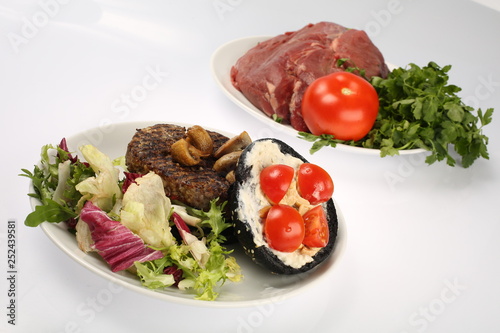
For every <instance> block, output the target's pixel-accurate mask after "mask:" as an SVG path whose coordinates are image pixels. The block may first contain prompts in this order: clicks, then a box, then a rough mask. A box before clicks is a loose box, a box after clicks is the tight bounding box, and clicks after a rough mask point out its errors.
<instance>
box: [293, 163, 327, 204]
mask: <svg viewBox="0 0 500 333" xmlns="http://www.w3.org/2000/svg"><path fill="white" fill-rule="evenodd" d="M297 189H298V191H299V194H300V195H301V196H302V197H303V198H304V199H306V200H308V201H309V202H310V203H311V204H312V205H317V204H319V203H322V202H325V201H327V200H328V199H330V198H331V197H332V194H333V180H332V177H330V175H329V174H328V172H326V170H325V169H323V168H322V167H320V166H319V165H316V164H312V163H303V164H301V165H300V167H299V171H298V175H297Z"/></svg>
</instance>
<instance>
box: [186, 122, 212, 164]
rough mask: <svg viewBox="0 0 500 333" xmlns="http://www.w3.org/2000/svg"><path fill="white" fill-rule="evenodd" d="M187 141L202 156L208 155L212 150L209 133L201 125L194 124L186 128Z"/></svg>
mask: <svg viewBox="0 0 500 333" xmlns="http://www.w3.org/2000/svg"><path fill="white" fill-rule="evenodd" d="M187 141H188V142H189V143H190V144H192V145H193V146H194V147H196V148H197V149H198V150H199V151H200V154H201V156H203V157H207V156H210V154H212V152H213V150H214V142H213V140H212V138H211V137H210V134H208V132H207V131H206V130H205V129H204V128H203V127H201V126H198V125H195V126H192V127H190V128H189V129H188V130H187Z"/></svg>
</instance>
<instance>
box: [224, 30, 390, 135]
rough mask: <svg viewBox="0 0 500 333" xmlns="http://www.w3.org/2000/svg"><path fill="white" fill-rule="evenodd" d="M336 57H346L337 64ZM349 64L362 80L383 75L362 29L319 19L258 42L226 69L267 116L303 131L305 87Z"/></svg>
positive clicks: (379, 57)
mask: <svg viewBox="0 0 500 333" xmlns="http://www.w3.org/2000/svg"><path fill="white" fill-rule="evenodd" d="M339 59H347V61H346V62H344V63H343V64H342V65H340V64H339V61H338V60H339ZM349 67H350V68H359V69H362V70H364V71H365V77H366V78H367V79H369V78H371V77H372V76H381V77H386V76H387V74H388V68H387V65H386V64H385V61H384V57H383V56H382V53H381V52H380V51H379V49H378V48H377V47H376V46H375V45H374V44H373V43H372V42H371V40H370V38H369V37H368V35H367V34H366V33H365V32H364V31H362V30H355V29H347V28H345V27H343V26H341V25H338V24H335V23H330V22H320V23H317V24H309V25H307V26H305V27H304V28H302V29H300V30H298V31H295V32H287V33H285V34H282V35H279V36H276V37H274V38H271V39H269V40H267V41H264V42H261V43H259V44H258V45H256V46H255V47H253V48H252V49H250V50H249V51H248V52H247V53H246V54H245V55H243V56H242V57H241V58H240V59H238V61H237V62H236V64H235V65H234V66H233V67H232V68H231V81H232V83H233V85H234V87H235V88H236V89H238V90H240V91H241V92H242V93H243V95H245V97H246V98H248V100H249V101H250V102H251V103H252V104H254V105H255V106H256V107H257V108H259V109H260V110H262V111H263V112H264V113H266V114H267V115H268V116H272V115H273V114H276V116H278V117H279V118H281V119H282V120H283V122H284V123H289V124H291V126H292V127H293V128H295V129H296V130H298V131H305V132H309V130H308V128H307V126H306V124H305V123H304V120H303V118H302V112H301V104H302V96H303V95H304V92H305V90H306V88H307V87H308V86H309V84H310V83H311V82H312V81H314V80H315V79H317V78H318V77H321V76H324V75H328V74H330V73H333V72H337V71H343V70H345V69H346V68H349Z"/></svg>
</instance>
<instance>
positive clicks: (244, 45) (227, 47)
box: [211, 36, 426, 155]
mask: <svg viewBox="0 0 500 333" xmlns="http://www.w3.org/2000/svg"><path fill="white" fill-rule="evenodd" d="M271 37H272V36H253V37H245V38H240V39H236V40H233V41H231V42H228V43H226V44H224V45H222V46H221V47H219V48H218V49H217V50H216V51H215V52H214V54H213V55H212V59H211V67H212V75H213V77H214V78H215V82H216V83H217V85H218V86H219V87H220V88H221V90H222V92H224V94H226V96H227V97H229V99H230V100H231V101H233V102H234V103H235V104H236V105H238V106H239V107H241V108H242V109H243V110H245V111H246V112H248V113H249V114H250V115H252V116H254V117H255V118H257V119H259V120H260V121H262V122H264V123H265V124H267V125H269V126H272V127H273V128H276V129H278V130H281V131H284V132H286V133H288V134H290V135H292V136H295V137H296V136H298V132H297V130H295V129H294V128H293V127H292V126H290V125H288V124H279V123H277V122H275V121H274V120H273V119H271V118H270V117H268V116H267V115H266V114H265V113H264V112H262V111H261V110H259V109H258V108H256V107H255V106H254V105H253V104H252V103H251V102H250V101H249V100H248V99H247V98H246V97H245V96H244V95H243V94H242V93H241V92H240V91H239V90H237V89H236V88H235V87H234V86H233V85H232V83H231V77H230V72H231V67H232V66H233V65H234V64H236V61H237V60H238V59H239V58H240V57H241V56H243V55H244V54H245V53H246V52H247V51H248V50H249V49H251V48H252V47H254V46H255V45H257V44H258V43H259V42H263V41H265V40H267V39H269V38H271ZM336 147H337V148H339V149H342V150H346V151H350V152H356V153H362V154H371V155H380V150H379V149H370V148H362V147H354V146H349V145H345V144H337V146H336ZM425 151H426V150H424V149H420V148H419V149H407V150H400V151H399V154H400V155H406V154H417V153H422V152H425Z"/></svg>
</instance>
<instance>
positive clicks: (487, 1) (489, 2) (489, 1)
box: [472, 0, 500, 12]
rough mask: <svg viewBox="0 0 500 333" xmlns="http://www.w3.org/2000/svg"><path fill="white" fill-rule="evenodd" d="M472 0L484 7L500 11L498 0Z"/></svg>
mask: <svg viewBox="0 0 500 333" xmlns="http://www.w3.org/2000/svg"><path fill="white" fill-rule="evenodd" d="M472 1H474V2H477V3H479V4H481V5H484V6H486V7H489V8H491V9H494V10H498V11H499V12H500V1H498V0H472Z"/></svg>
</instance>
